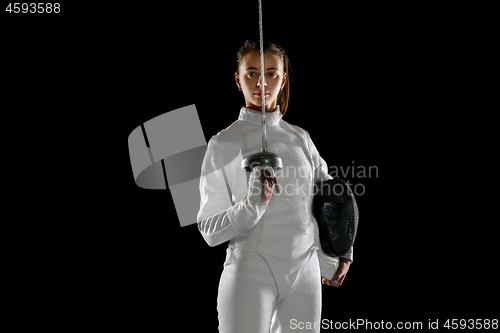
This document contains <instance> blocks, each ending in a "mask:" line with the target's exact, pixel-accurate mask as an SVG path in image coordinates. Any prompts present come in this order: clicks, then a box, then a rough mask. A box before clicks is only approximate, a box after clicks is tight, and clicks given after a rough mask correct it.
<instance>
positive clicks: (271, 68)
mask: <svg viewBox="0 0 500 333" xmlns="http://www.w3.org/2000/svg"><path fill="white" fill-rule="evenodd" d="M249 69H251V70H256V71H257V70H259V69H258V68H255V67H248V68H247V69H246V70H249ZM273 69H276V70H277V68H276V67H269V68H268V69H267V70H268V71H270V70H273Z"/></svg>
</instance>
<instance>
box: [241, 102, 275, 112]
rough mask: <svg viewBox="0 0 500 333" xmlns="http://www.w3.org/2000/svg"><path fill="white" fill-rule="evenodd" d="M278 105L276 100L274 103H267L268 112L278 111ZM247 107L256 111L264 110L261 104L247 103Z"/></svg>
mask: <svg viewBox="0 0 500 333" xmlns="http://www.w3.org/2000/svg"><path fill="white" fill-rule="evenodd" d="M276 106H277V103H276V101H274V102H273V103H272V104H270V105H266V112H274V111H276ZM245 107H246V108H247V109H250V110H254V111H259V112H262V106H260V105H254V104H248V103H247V104H246V105H245Z"/></svg>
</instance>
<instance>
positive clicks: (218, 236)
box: [197, 137, 266, 246]
mask: <svg viewBox="0 0 500 333" xmlns="http://www.w3.org/2000/svg"><path fill="white" fill-rule="evenodd" d="M241 161H242V156H241V151H240V149H239V147H237V146H236V145H234V144H231V143H227V142H221V141H220V140H218V139H217V138H216V137H213V138H212V139H211V140H210V141H209V143H208V147H207V152H206V153H205V158H204V160H203V164H202V170H201V177H200V196H201V201H200V210H199V211H198V217H197V222H198V229H199V230H200V233H201V234H202V236H203V238H204V239H205V241H206V242H207V243H208V245H210V246H216V245H219V244H222V243H224V242H226V241H228V240H230V239H232V238H234V237H236V236H240V235H241V236H247V235H248V234H249V232H250V230H251V229H252V228H253V227H254V226H255V225H256V224H257V222H258V221H259V220H260V218H261V217H262V215H263V214H264V212H265V210H266V206H264V205H252V204H251V203H250V202H249V201H248V200H247V190H248V178H249V177H250V176H249V175H247V173H246V172H245V170H243V169H242V168H241Z"/></svg>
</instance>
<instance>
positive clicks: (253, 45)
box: [236, 40, 291, 115]
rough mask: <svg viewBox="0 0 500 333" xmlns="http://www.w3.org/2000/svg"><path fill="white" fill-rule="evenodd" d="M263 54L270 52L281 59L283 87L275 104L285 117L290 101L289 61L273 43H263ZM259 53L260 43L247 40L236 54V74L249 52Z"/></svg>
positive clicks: (282, 50)
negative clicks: (284, 78)
mask: <svg viewBox="0 0 500 333" xmlns="http://www.w3.org/2000/svg"><path fill="white" fill-rule="evenodd" d="M263 50H264V52H270V53H272V54H276V55H278V56H280V57H281V60H282V61H283V71H284V72H285V73H286V80H285V86H284V87H283V89H282V90H281V91H280V92H279V94H278V99H277V104H279V106H280V111H281V113H282V114H283V115H285V113H286V110H287V109H288V102H289V100H290V73H289V70H290V69H291V68H290V61H289V60H288V56H287V55H286V53H285V50H284V49H283V48H282V47H281V46H279V45H276V44H274V43H271V42H264V45H263ZM254 51H256V52H260V42H254V41H251V40H247V41H246V42H245V44H243V46H242V47H241V48H240V49H239V50H238V53H237V64H236V72H237V73H239V69H240V65H241V59H242V58H243V57H244V56H245V55H247V54H248V53H250V52H254Z"/></svg>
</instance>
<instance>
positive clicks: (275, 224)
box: [197, 107, 353, 283]
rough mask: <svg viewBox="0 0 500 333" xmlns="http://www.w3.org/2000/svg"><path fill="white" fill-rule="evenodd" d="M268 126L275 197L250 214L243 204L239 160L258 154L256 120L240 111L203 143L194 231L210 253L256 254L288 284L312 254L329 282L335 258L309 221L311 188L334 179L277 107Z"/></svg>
mask: <svg viewBox="0 0 500 333" xmlns="http://www.w3.org/2000/svg"><path fill="white" fill-rule="evenodd" d="M266 122H267V139H268V147H269V150H270V151H271V152H273V153H276V154H278V155H279V156H280V157H281V159H282V161H283V169H281V170H278V171H277V173H276V179H277V181H278V184H279V186H280V193H279V194H278V193H276V191H275V192H274V193H273V196H272V197H271V200H270V201H269V204H268V205H267V206H264V205H260V206H257V207H253V206H251V205H250V204H249V203H248V201H247V200H246V197H247V187H248V179H249V174H250V173H249V172H246V171H245V170H244V169H242V168H241V161H242V158H244V157H247V156H249V155H251V154H253V153H256V152H258V151H260V148H261V138H262V127H261V125H262V114H261V112H258V111H253V110H250V109H247V108H245V107H243V108H241V110H240V114H239V117H238V120H237V121H235V122H234V123H233V124H231V125H230V126H229V127H228V128H226V129H224V130H222V131H221V132H219V133H218V134H217V135H215V136H213V137H212V138H211V139H210V141H209V143H208V148H207V152H206V154H205V158H204V160H203V165H202V175H201V178H200V194H201V203H200V210H199V212H198V218H197V221H198V228H199V230H200V232H201V234H202V235H203V238H204V239H205V240H206V242H207V243H208V244H209V245H210V246H216V245H219V244H221V243H224V242H226V241H228V240H229V241H230V243H229V246H231V247H235V248H242V249H246V250H249V251H253V252H255V253H258V254H259V255H261V256H262V257H264V258H265V259H266V261H267V262H268V264H269V266H270V267H271V270H273V271H275V272H276V271H279V272H280V275H281V276H283V277H284V278H285V280H287V281H288V282H290V283H293V282H294V280H295V279H296V278H297V277H298V275H300V271H301V270H302V268H303V267H304V266H305V264H306V263H307V260H309V258H310V256H311V254H312V252H313V251H317V253H318V258H319V262H320V269H321V276H323V277H325V278H327V279H330V280H331V279H332V278H333V276H334V274H335V273H336V271H337V268H338V259H339V258H338V257H330V256H328V255H326V254H325V253H323V251H322V250H321V245H320V241H319V234H318V226H317V222H316V219H315V218H314V217H313V214H312V200H313V197H314V190H313V189H314V187H313V185H314V183H315V182H317V181H321V180H327V179H331V178H332V177H331V176H330V175H329V174H328V167H327V165H326V163H325V161H324V160H323V159H322V158H321V157H320V155H319V153H318V151H317V149H316V147H315V146H314V144H313V142H312V141H311V138H310V137H309V134H308V133H307V132H306V131H305V130H303V129H302V128H300V127H298V126H294V125H291V124H289V123H288V122H286V121H284V120H282V114H281V112H280V111H279V108H278V109H277V111H275V112H267V113H266ZM223 171H224V172H223ZM352 255H353V252H352V248H351V250H350V251H349V252H348V253H346V254H345V255H343V256H342V257H344V258H348V259H350V260H351V261H352V259H353V257H352ZM275 274H276V273H275Z"/></svg>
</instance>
